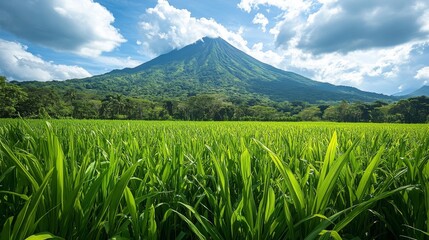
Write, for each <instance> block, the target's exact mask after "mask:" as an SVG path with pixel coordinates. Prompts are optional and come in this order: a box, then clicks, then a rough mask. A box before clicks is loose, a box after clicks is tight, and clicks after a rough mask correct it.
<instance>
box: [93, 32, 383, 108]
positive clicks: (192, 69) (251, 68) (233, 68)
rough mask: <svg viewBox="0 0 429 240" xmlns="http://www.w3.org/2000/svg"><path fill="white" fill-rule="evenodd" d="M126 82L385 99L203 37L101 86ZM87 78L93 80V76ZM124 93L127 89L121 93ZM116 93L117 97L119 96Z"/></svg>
mask: <svg viewBox="0 0 429 240" xmlns="http://www.w3.org/2000/svg"><path fill="white" fill-rule="evenodd" d="M115 78H116V79H117V81H125V79H126V81H128V83H126V84H128V86H129V87H128V88H122V89H121V91H122V92H126V93H127V94H133V95H139V96H164V97H169V98H177V97H179V98H181V97H185V96H189V95H195V94H202V93H223V94H225V95H245V96H252V97H256V98H270V99H271V100H274V101H286V100H287V101H308V102H315V101H320V100H322V101H323V100H324V101H339V100H343V99H345V100H349V101H350V100H351V101H353V100H360V101H372V100H379V99H389V97H387V96H385V95H381V94H375V93H367V92H363V91H360V90H358V89H356V88H352V87H340V86H334V85H332V84H328V83H321V82H316V81H313V80H311V79H308V78H306V77H303V76H301V75H298V74H296V73H292V72H286V71H283V70H280V69H277V68H275V67H273V66H271V65H268V64H265V63H263V62H260V61H258V60H257V59H255V58H253V57H251V56H249V55H247V54H246V53H244V52H242V51H240V50H239V49H237V48H235V47H234V46H232V45H231V44H229V43H228V42H227V41H225V40H224V39H222V38H220V37H217V38H212V37H203V38H201V39H199V40H198V41H196V42H194V43H193V44H190V45H187V46H185V47H183V48H181V49H176V50H173V51H171V52H169V53H166V54H163V55H160V56H159V57H157V58H154V59H152V60H150V61H148V62H146V63H144V64H142V65H140V66H138V67H136V68H132V69H130V68H128V69H123V70H116V71H113V72H111V73H108V74H104V75H102V76H100V77H99V79H100V80H103V81H114V80H113V79H115ZM91 79H97V76H95V77H93V78H89V80H91ZM124 89H128V92H127V90H124ZM122 92H121V93H122Z"/></svg>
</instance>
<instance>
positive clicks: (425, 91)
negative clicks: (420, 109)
mask: <svg viewBox="0 0 429 240" xmlns="http://www.w3.org/2000/svg"><path fill="white" fill-rule="evenodd" d="M419 96H428V97H429V85H425V86H423V87H421V88H419V89H417V90H416V91H414V92H412V93H410V94H407V97H419Z"/></svg>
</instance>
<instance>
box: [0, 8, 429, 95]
mask: <svg viewBox="0 0 429 240" xmlns="http://www.w3.org/2000/svg"><path fill="white" fill-rule="evenodd" d="M204 36H210V37H222V38H224V39H225V40H227V41H228V42H229V43H231V44H232V45H234V46H235V47H237V48H239V49H240V50H242V51H244V52H246V53H248V54H250V55H252V56H253V57H255V58H257V59H259V60H261V61H263V62H266V63H269V64H272V65H274V66H276V67H278V68H281V69H284V70H288V71H293V72H297V73H299V74H302V75H304V76H306V77H309V78H312V79H314V80H317V81H323V82H330V83H333V84H337V85H348V86H354V87H357V88H359V89H362V90H366V91H373V92H379V93H385V94H393V93H397V92H400V91H409V90H413V89H416V88H419V87H421V86H422V85H425V84H429V1H427V0H337V1H336V0H170V1H167V0H158V1H156V0H145V1H142V0H20V1H8V0H0V75H5V76H7V78H8V79H9V80H18V81H28V80H38V81H49V80H53V79H55V80H63V79H70V78H82V77H88V76H91V75H97V74H102V73H105V72H108V71H111V70H113V69H120V68H124V67H135V66H137V65H139V64H141V63H144V62H146V61H148V60H150V59H152V58H154V57H156V56H158V55H159V54H162V53H166V52H169V51H171V50H172V49H175V48H181V47H183V46H186V45H188V44H190V43H193V42H195V41H197V40H198V39H200V38H202V37H204Z"/></svg>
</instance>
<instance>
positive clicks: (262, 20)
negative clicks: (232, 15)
mask: <svg viewBox="0 0 429 240" xmlns="http://www.w3.org/2000/svg"><path fill="white" fill-rule="evenodd" d="M252 23H253V24H259V25H261V29H262V31H263V32H265V31H266V30H267V29H266V27H267V25H268V23H269V21H268V18H267V17H265V15H264V14H262V13H257V14H256V15H255V17H254V18H253V21H252Z"/></svg>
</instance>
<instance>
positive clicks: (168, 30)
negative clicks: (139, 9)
mask: <svg viewBox="0 0 429 240" xmlns="http://www.w3.org/2000/svg"><path fill="white" fill-rule="evenodd" d="M139 26H140V29H141V31H142V39H141V42H142V53H143V54H145V55H148V56H151V57H155V56H157V55H159V54H162V53H166V52H168V51H170V50H172V49H177V48H181V47H184V46H186V45H189V44H191V43H193V42H196V41H197V40H199V39H201V38H203V37H206V36H208V37H213V38H214V37H222V38H223V39H225V40H226V41H228V42H230V43H231V44H233V45H234V46H235V47H238V48H239V49H241V50H244V51H246V50H248V48H247V47H246V45H247V42H246V40H244V38H243V37H242V36H241V35H240V34H241V33H242V29H239V30H238V32H232V31H229V30H228V29H227V28H225V27H224V26H223V25H221V24H219V23H217V22H216V21H215V20H214V19H207V18H195V17H192V16H191V12H189V11H188V10H186V9H177V8H175V7H174V6H171V5H170V4H169V2H168V1H166V0H158V3H157V5H156V6H155V7H154V8H149V9H147V10H146V14H144V16H143V18H142V21H141V22H140V23H139Z"/></svg>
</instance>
